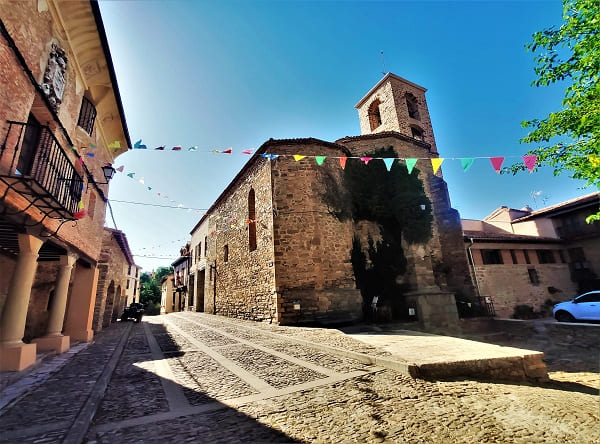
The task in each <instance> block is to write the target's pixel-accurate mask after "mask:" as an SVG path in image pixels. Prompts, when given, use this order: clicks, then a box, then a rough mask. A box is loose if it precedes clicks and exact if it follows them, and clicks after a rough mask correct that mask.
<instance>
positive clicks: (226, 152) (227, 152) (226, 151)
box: [221, 148, 232, 154]
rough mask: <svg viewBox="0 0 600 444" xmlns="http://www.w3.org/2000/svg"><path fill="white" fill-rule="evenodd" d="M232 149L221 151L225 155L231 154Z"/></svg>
mask: <svg viewBox="0 0 600 444" xmlns="http://www.w3.org/2000/svg"><path fill="white" fill-rule="evenodd" d="M231 151H232V150H231V148H227V149H226V150H223V151H221V152H222V153H223V154H231Z"/></svg>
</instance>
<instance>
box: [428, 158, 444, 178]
mask: <svg viewBox="0 0 600 444" xmlns="http://www.w3.org/2000/svg"><path fill="white" fill-rule="evenodd" d="M443 161H444V158H443V157H437V158H433V159H431V166H432V167H433V174H435V173H437V171H438V170H439V169H440V167H441V166H442V162H443Z"/></svg>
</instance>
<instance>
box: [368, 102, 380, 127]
mask: <svg viewBox="0 0 600 444" xmlns="http://www.w3.org/2000/svg"><path fill="white" fill-rule="evenodd" d="M379 105H381V101H380V100H379V99H375V100H373V103H371V104H370V105H369V109H368V111H367V114H368V116H369V124H370V125H371V131H373V130H374V129H376V128H378V127H379V126H381V124H382V121H381V112H380V111H379Z"/></svg>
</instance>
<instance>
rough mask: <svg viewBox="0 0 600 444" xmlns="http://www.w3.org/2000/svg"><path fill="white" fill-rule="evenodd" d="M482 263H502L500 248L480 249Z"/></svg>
mask: <svg viewBox="0 0 600 444" xmlns="http://www.w3.org/2000/svg"><path fill="white" fill-rule="evenodd" d="M481 257H482V259H483V263H484V265H492V264H503V263H504V262H503V261H502V254H500V250H481Z"/></svg>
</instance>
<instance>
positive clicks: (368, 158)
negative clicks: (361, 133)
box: [360, 157, 373, 165]
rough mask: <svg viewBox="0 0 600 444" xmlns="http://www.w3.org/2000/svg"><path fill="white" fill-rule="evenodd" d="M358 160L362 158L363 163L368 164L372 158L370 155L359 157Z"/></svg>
mask: <svg viewBox="0 0 600 444" xmlns="http://www.w3.org/2000/svg"><path fill="white" fill-rule="evenodd" d="M360 160H362V161H363V162H364V163H365V165H368V164H369V162H370V161H371V160H373V158H372V157H361V158H360Z"/></svg>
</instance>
